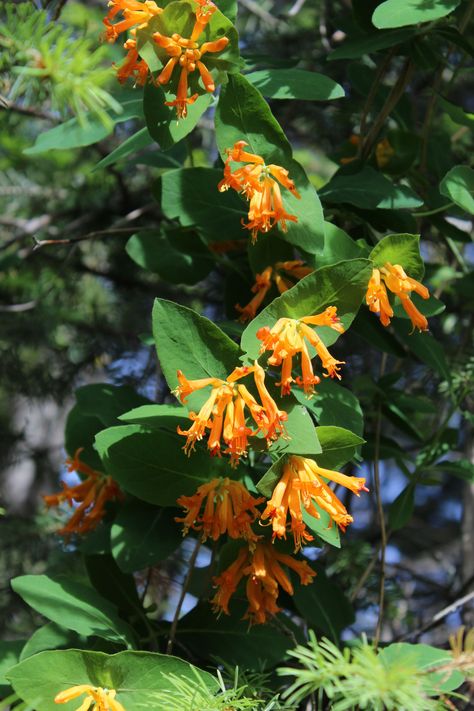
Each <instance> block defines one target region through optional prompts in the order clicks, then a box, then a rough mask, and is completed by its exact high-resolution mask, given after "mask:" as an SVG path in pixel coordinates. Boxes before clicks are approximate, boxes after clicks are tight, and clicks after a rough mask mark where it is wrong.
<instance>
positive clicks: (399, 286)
mask: <svg viewBox="0 0 474 711" xmlns="http://www.w3.org/2000/svg"><path fill="white" fill-rule="evenodd" d="M387 288H388V289H389V291H391V292H392V293H393V294H395V295H396V296H398V298H399V299H400V301H401V303H402V306H403V308H404V309H405V311H406V313H407V314H408V316H409V317H410V320H411V322H412V325H413V328H414V329H415V328H418V329H419V330H420V331H427V330H428V321H427V320H426V318H425V316H423V314H422V313H420V311H419V310H418V309H417V308H416V306H415V304H414V303H413V301H412V300H411V298H410V295H411V292H412V291H414V292H415V293H416V294H418V295H419V296H421V298H422V299H428V298H429V296H430V292H429V291H428V289H427V288H426V286H423V284H420V282H419V281H416V279H412V278H411V277H409V276H407V274H406V273H405V271H404V269H403V267H401V266H400V265H399V264H394V265H392V264H390V262H386V263H385V264H384V266H383V267H381V268H380V269H374V270H373V271H372V275H371V277H370V280H369V284H368V286H367V293H366V296H365V301H366V303H367V305H368V307H369V309H370V311H372V312H373V313H379V314H380V321H381V323H382V325H383V326H388V325H389V323H390V319H391V318H392V316H393V309H392V307H391V306H390V302H389V300H388V294H387Z"/></svg>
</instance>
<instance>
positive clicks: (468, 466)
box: [427, 459, 474, 484]
mask: <svg viewBox="0 0 474 711" xmlns="http://www.w3.org/2000/svg"><path fill="white" fill-rule="evenodd" d="M427 471H429V472H433V473H435V474H436V473H438V472H439V473H440V474H451V475H452V476H456V477H458V479H463V480H464V481H468V482H470V483H473V484H474V464H473V463H472V462H470V461H469V460H468V459H459V460H456V461H454V462H451V461H448V460H444V461H442V462H438V464H436V465H435V466H434V467H429V468H428V469H427Z"/></svg>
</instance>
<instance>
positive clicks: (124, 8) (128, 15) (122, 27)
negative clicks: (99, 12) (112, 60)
mask: <svg viewBox="0 0 474 711" xmlns="http://www.w3.org/2000/svg"><path fill="white" fill-rule="evenodd" d="M108 5H109V8H110V10H109V12H108V14H107V16H106V17H105V18H104V20H103V23H104V25H105V27H106V30H105V38H106V40H107V42H115V40H116V39H117V37H118V36H119V35H120V34H121V33H122V32H126V30H130V29H131V28H132V27H135V28H136V29H141V28H142V27H145V26H146V25H147V24H148V22H149V21H150V20H151V18H152V17H155V15H158V14H159V13H160V12H163V10H162V8H161V7H158V5H157V4H156V2H153V0H145V2H139V1H138V0H109V4H108ZM119 12H122V14H123V20H121V21H120V22H116V23H115V25H113V24H112V20H113V19H114V18H115V16H116V15H117V14H118V13H119Z"/></svg>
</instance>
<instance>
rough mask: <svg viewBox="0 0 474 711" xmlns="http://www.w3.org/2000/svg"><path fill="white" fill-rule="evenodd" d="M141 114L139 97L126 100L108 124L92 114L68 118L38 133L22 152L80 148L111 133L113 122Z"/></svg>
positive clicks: (96, 141) (33, 152)
mask: <svg viewBox="0 0 474 711" xmlns="http://www.w3.org/2000/svg"><path fill="white" fill-rule="evenodd" d="M141 115H142V102H141V99H135V100H132V101H127V102H125V103H124V104H123V112H122V113H121V114H117V115H114V116H113V120H112V121H111V123H110V124H108V125H105V124H104V123H103V122H102V121H100V120H99V119H98V118H96V117H94V116H87V120H86V118H82V121H79V119H76V118H74V119H70V120H69V121H66V122H65V123H62V124H60V125H59V126H54V128H50V129H49V131H44V132H43V133H40V134H39V135H38V137H37V139H36V141H35V143H34V145H33V146H31V147H30V148H26V149H25V150H24V151H23V153H24V154H25V155H28V156H35V155H38V154H40V153H46V152H47V151H51V150H66V149H68V148H82V147H83V146H90V145H92V144H93V143H98V142H99V141H102V140H103V139H104V138H106V137H107V136H108V135H109V134H110V133H112V131H113V129H114V126H115V124H118V123H123V122H124V121H129V120H130V119H131V118H135V117H140V116H141Z"/></svg>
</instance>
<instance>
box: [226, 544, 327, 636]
mask: <svg viewBox="0 0 474 711" xmlns="http://www.w3.org/2000/svg"><path fill="white" fill-rule="evenodd" d="M282 565H284V566H286V567H288V568H290V569H291V570H294V571H295V573H296V574H297V575H298V576H299V578H300V582H301V584H302V585H309V583H311V582H312V580H313V578H314V577H315V575H316V573H315V572H314V570H313V569H312V568H310V566H309V565H308V563H307V562H306V561H302V560H296V559H295V558H293V557H292V556H291V555H288V554H286V553H280V552H279V551H277V550H276V548H275V547H274V546H272V545H271V543H256V544H255V545H254V546H252V547H250V546H244V547H242V548H241V549H240V551H239V553H238V555H237V558H236V559H235V561H234V562H233V563H232V564H231V565H230V566H229V567H228V568H226V570H224V571H223V572H222V573H221V574H220V575H219V576H218V577H217V578H215V581H214V582H215V585H216V587H217V592H216V594H215V595H214V597H213V599H212V605H213V606H214V610H215V611H216V612H224V613H225V614H229V602H230V598H231V597H232V595H233V594H234V593H235V591H236V590H237V587H238V586H239V583H240V581H241V580H242V579H243V578H247V582H246V586H245V592H246V595H247V600H248V608H247V612H246V613H245V618H246V619H249V620H250V622H251V623H253V624H263V623H265V622H266V621H267V619H268V617H269V616H271V615H276V614H277V612H279V611H280V608H279V607H278V604H277V600H278V595H279V592H280V588H282V589H283V590H284V591H285V592H287V593H288V594H289V595H293V592H294V591H293V585H292V584H291V581H290V579H289V577H288V575H287V573H286V572H285V570H284V568H282Z"/></svg>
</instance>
